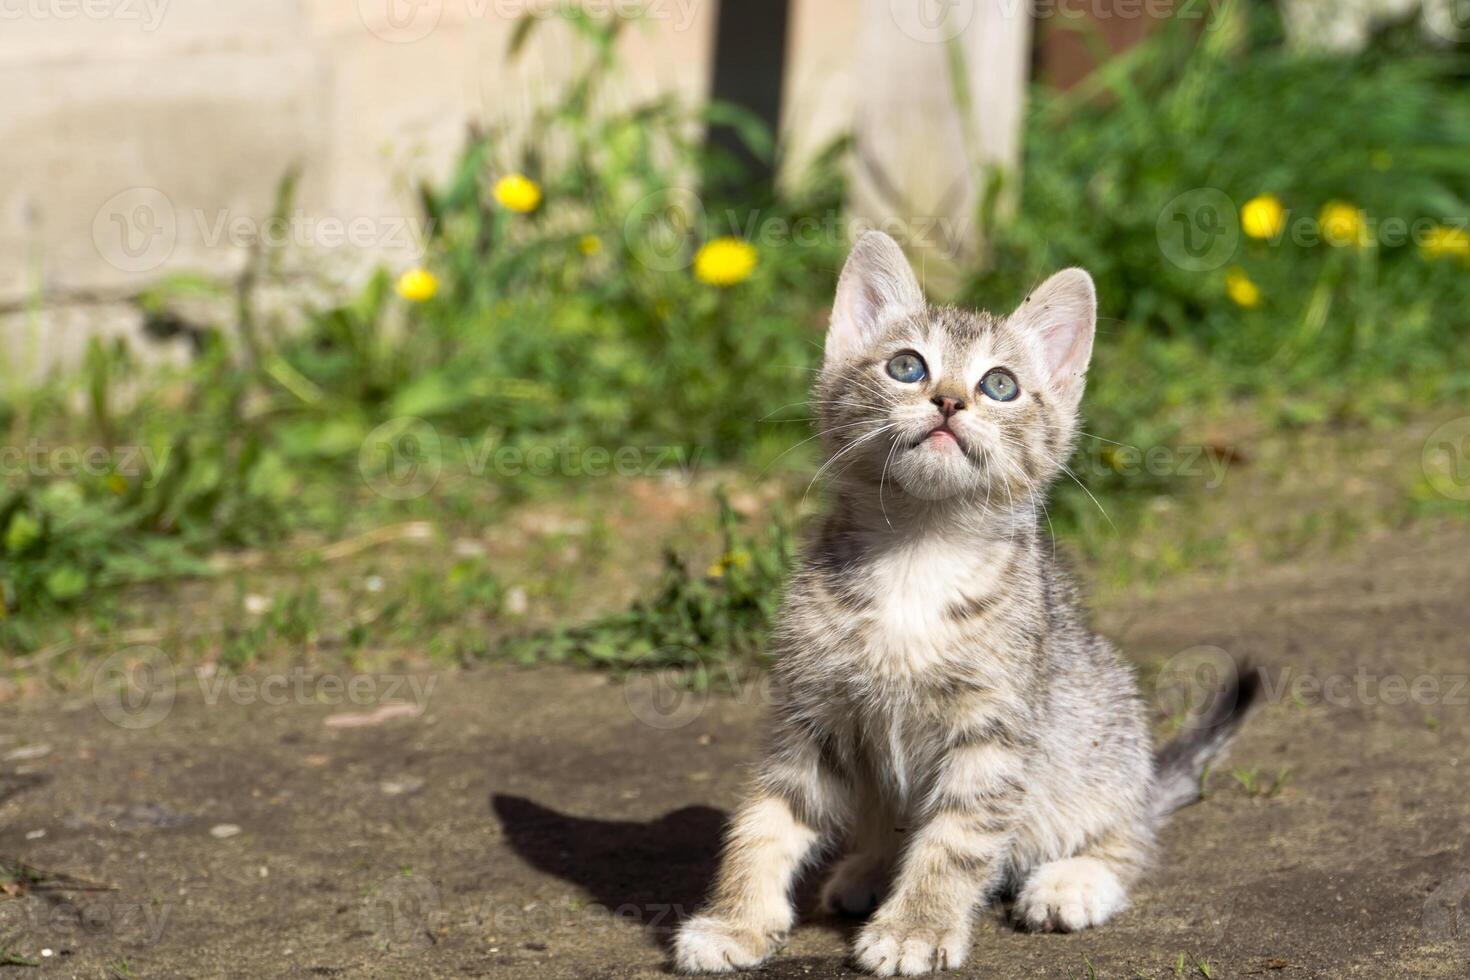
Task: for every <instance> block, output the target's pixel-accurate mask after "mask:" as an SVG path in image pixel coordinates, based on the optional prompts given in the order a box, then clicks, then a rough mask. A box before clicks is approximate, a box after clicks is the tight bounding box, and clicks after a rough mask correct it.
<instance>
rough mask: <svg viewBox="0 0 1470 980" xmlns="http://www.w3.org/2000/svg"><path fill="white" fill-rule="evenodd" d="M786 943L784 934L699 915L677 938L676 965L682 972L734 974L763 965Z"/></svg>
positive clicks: (686, 924) (681, 930)
mask: <svg viewBox="0 0 1470 980" xmlns="http://www.w3.org/2000/svg"><path fill="white" fill-rule="evenodd" d="M784 941H785V935H784V934H783V933H781V932H775V931H773V932H761V931H759V930H757V929H748V928H744V927H742V926H740V925H738V924H737V923H734V922H730V921H728V920H726V919H720V918H716V917H714V916H708V915H698V916H695V917H694V918H692V919H690V920H689V921H688V922H686V923H684V925H683V926H681V927H680V928H679V932H678V935H676V936H675V937H674V966H675V967H676V968H677V969H678V971H679V972H680V973H732V972H734V971H735V970H749V969H752V968H754V967H757V966H760V965H761V964H762V963H764V962H765V961H766V959H767V958H768V957H769V956H770V955H771V954H772V953H774V952H775V951H776V950H777V949H778V948H779V947H780V945H781V943H782V942H784Z"/></svg>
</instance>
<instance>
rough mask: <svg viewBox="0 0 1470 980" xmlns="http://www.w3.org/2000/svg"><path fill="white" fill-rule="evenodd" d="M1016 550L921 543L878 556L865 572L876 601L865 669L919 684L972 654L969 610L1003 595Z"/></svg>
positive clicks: (865, 639)
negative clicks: (932, 672) (943, 666)
mask: <svg viewBox="0 0 1470 980" xmlns="http://www.w3.org/2000/svg"><path fill="white" fill-rule="evenodd" d="M1014 548H1015V545H1013V544H1012V543H1010V542H1008V541H1004V540H1001V541H996V540H993V539H992V540H986V541H983V542H979V541H975V540H969V539H966V540H958V541H956V540H952V539H945V538H938V537H936V538H928V539H926V538H918V539H914V540H911V541H904V542H900V543H898V544H896V545H895V546H892V547H888V548H885V549H883V550H882V551H880V552H878V553H877V554H875V556H874V559H873V561H872V562H871V564H870V565H869V567H868V568H867V569H866V570H865V573H864V578H865V581H864V583H863V585H864V591H865V592H867V594H868V595H869V596H870V597H871V598H872V600H873V602H872V606H871V612H870V613H869V615H868V617H867V621H866V624H865V625H866V629H864V630H863V631H862V636H861V641H862V646H863V649H862V650H861V651H860V653H861V656H862V659H863V660H865V661H866V663H865V664H863V666H864V667H865V668H866V669H867V670H870V671H873V672H875V673H876V674H878V675H880V676H883V677H886V678H887V679H889V680H900V679H902V678H905V677H907V678H911V679H915V680H917V679H920V678H922V677H923V676H924V675H925V674H927V673H929V672H930V671H932V670H934V669H936V668H939V667H940V666H942V665H945V664H952V663H954V662H955V660H956V658H963V657H965V655H966V654H967V653H975V652H978V651H974V650H973V649H972V648H973V646H974V645H975V643H976V641H977V637H976V625H977V624H976V623H975V622H974V619H973V617H971V616H968V615H965V614H964V612H963V611H964V610H966V609H968V608H973V607H974V605H975V604H976V603H984V602H986V601H987V600H991V599H993V598H994V597H996V596H997V595H999V594H1000V593H1001V592H1002V591H1003V590H1004V589H1005V588H1006V587H1007V583H1006V582H1005V581H1004V580H1003V576H1004V572H1005V569H1006V568H1007V567H1008V565H1009V564H1010V559H1011V555H1012V552H1013V550H1014Z"/></svg>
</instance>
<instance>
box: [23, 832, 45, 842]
mask: <svg viewBox="0 0 1470 980" xmlns="http://www.w3.org/2000/svg"><path fill="white" fill-rule="evenodd" d="M45 836H46V831H44V830H27V831H26V840H40V839H41V838H42V837H45Z"/></svg>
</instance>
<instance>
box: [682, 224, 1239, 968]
mask: <svg viewBox="0 0 1470 980" xmlns="http://www.w3.org/2000/svg"><path fill="white" fill-rule="evenodd" d="M1095 325H1096V299H1095V295H1094V290H1093V285H1092V280H1091V278H1090V277H1089V276H1088V275H1087V274H1086V273H1085V272H1083V271H1081V270H1080V269H1069V270H1067V271H1065V272H1062V273H1059V274H1058V275H1056V276H1054V277H1053V278H1051V279H1050V280H1048V281H1047V282H1046V283H1045V284H1044V285H1042V286H1041V288H1039V289H1037V290H1036V292H1034V293H1033V294H1032V295H1031V296H1030V297H1028V298H1027V300H1026V302H1024V303H1023V304H1022V305H1021V307H1020V308H1019V309H1018V310H1016V311H1015V312H1014V313H1012V314H1011V315H1010V316H1009V317H1006V318H1004V319H999V318H995V317H992V316H989V315H986V314H972V313H966V312H962V311H960V310H955V309H934V308H930V307H929V306H927V305H926V303H925V301H924V296H923V293H922V291H921V290H920V288H919V283H918V282H917V281H916V279H915V278H914V275H913V272H912V270H910V268H909V266H908V263H907V261H906V260H905V258H904V256H903V253H902V252H901V251H900V250H899V248H898V245H897V244H896V243H895V242H894V241H893V240H892V239H891V238H889V237H887V236H886V235H883V234H880V233H869V234H867V235H864V236H863V237H862V238H861V239H860V240H859V241H858V243H857V245H856V246H855V247H854V249H853V253H852V256H851V257H850V258H849V260H848V262H847V266H846V268H845V269H844V270H843V272H842V277H841V281H840V282H839V284H838V289H837V298H836V302H835V304H834V307H833V313H832V323H831V328H830V330H829V332H828V334H827V342H826V354H825V361H824V364H823V367H822V371H821V374H820V378H819V380H818V382H817V385H816V391H815V402H816V404H817V405H818V406H819V410H820V414H821V431H822V434H823V436H824V438H825V441H826V445H827V449H828V452H829V458H828V461H827V464H826V467H824V469H826V470H827V472H829V473H830V474H831V475H832V480H833V483H834V488H835V494H834V496H835V500H834V505H833V507H832V509H831V512H830V514H829V516H828V517H827V518H826V521H825V523H824V524H823V525H822V526H821V529H820V531H819V532H818V534H817V535H816V537H815V539H814V540H813V541H812V542H811V543H810V544H809V546H808V547H807V549H806V551H805V554H804V555H803V558H802V562H801V565H800V567H799V569H798V570H797V572H796V574H795V577H794V579H793V581H792V583H791V586H790V590H789V593H788V595H787V598H786V603H785V607H784V609H783V611H782V615H781V619H780V625H779V626H778V628H777V630H776V633H775V636H774V637H773V646H774V649H775V650H776V652H777V657H778V660H777V665H776V667H775V669H774V673H773V678H772V685H771V691H772V693H773V701H774V703H773V707H772V713H771V719H770V731H769V745H768V748H767V751H766V756H765V759H764V761H763V762H762V764H761V765H760V767H759V769H758V771H757V773H756V776H755V780H754V784H755V785H754V787H753V790H752V792H751V794H750V796H749V798H748V799H747V800H746V802H745V803H744V804H743V805H742V806H741V807H740V808H739V810H738V811H737V813H736V814H735V816H734V818H733V821H732V823H731V826H730V829H729V832H728V839H727V841H726V845H725V852H724V856H723V861H722V865H721V868H720V871H719V875H718V878H717V881H716V883H715V885H714V889H713V895H712V897H711V899H710V901H709V904H708V907H707V908H705V909H704V910H703V912H702V913H701V914H700V915H698V916H696V917H694V918H692V919H690V920H689V921H687V922H686V923H685V924H684V925H683V927H682V928H681V929H680V931H679V933H678V934H677V936H676V938H675V943H674V959H675V964H676V966H677V967H678V968H679V969H680V970H682V971H684V972H690V973H701V972H709V973H718V972H725V971H730V970H737V969H745V968H748V967H754V966H756V965H758V964H760V963H761V962H763V961H764V960H765V959H766V958H767V957H769V956H770V955H771V954H772V952H774V951H775V950H776V949H777V948H778V947H779V946H780V945H781V944H782V942H783V940H784V937H785V935H786V933H787V931H788V930H789V929H790V928H791V926H792V924H793V923H794V921H795V913H794V910H793V908H792V901H791V891H792V886H793V882H794V879H795V877H796V875H797V873H798V872H799V870H800V869H801V868H802V867H803V865H804V864H805V863H806V862H808V861H809V860H811V859H812V858H813V857H814V856H816V855H817V854H818V852H819V851H820V849H821V845H822V844H824V843H825V842H828V841H833V842H837V841H840V842H843V843H844V844H845V854H844V856H843V857H842V859H841V860H840V861H839V862H838V863H837V864H836V866H835V870H834V871H833V873H832V876H831V878H830V880H829V881H828V882H827V883H826V886H825V888H824V889H823V893H822V895H823V903H824V905H825V906H826V907H827V908H828V909H829V910H831V911H835V912H842V913H848V914H854V915H861V914H865V913H868V912H870V911H873V910H874V909H875V908H876V912H874V914H873V915H872V917H871V918H870V919H869V921H868V922H867V924H866V926H865V927H864V928H863V929H862V931H861V932H860V934H859V936H858V938H857V941H856V944H855V946H854V949H853V958H854V960H855V961H856V963H857V964H858V965H859V966H860V967H862V968H863V969H866V970H868V971H871V972H872V973H875V974H878V975H881V976H891V975H893V974H903V975H911V974H918V973H927V972H930V971H933V970H945V969H953V968H955V967H958V966H959V965H960V964H962V963H963V962H964V960H965V957H966V955H967V953H968V951H969V948H970V930H971V920H972V912H973V910H974V908H975V906H976V905H977V904H978V903H980V902H981V901H982V900H984V899H986V898H987V897H989V896H991V895H993V894H995V893H996V892H997V891H999V890H1000V889H1002V888H1009V889H1010V890H1011V891H1012V892H1013V893H1014V895H1015V914H1016V916H1017V918H1018V920H1019V921H1020V922H1021V923H1023V924H1024V925H1026V926H1028V927H1030V928H1034V929H1038V930H1074V929H1083V928H1086V927H1088V926H1095V925H1099V924H1101V923H1102V922H1105V921H1106V920H1107V919H1108V918H1109V916H1111V915H1113V914H1114V913H1115V912H1117V911H1118V910H1119V909H1121V908H1122V907H1123V906H1124V903H1125V901H1126V893H1127V888H1128V885H1129V884H1130V883H1131V882H1132V881H1133V880H1134V879H1135V878H1136V877H1137V876H1138V874H1139V873H1140V871H1141V870H1142V869H1143V868H1144V866H1145V864H1146V863H1147V861H1148V858H1149V854H1150V851H1151V849H1152V846H1153V842H1154V836H1155V832H1156V830H1157V828H1158V826H1159V824H1160V823H1161V822H1162V820H1163V819H1164V818H1165V817H1166V816H1167V815H1168V814H1169V813H1171V812H1173V810H1175V809H1177V808H1178V807H1180V806H1183V805H1185V804H1187V803H1189V802H1192V801H1193V800H1194V799H1195V798H1196V795H1197V787H1198V785H1199V783H1198V780H1199V776H1200V772H1201V770H1202V768H1203V766H1204V765H1205V763H1206V762H1207V761H1208V760H1209V758H1210V757H1211V756H1212V755H1213V754H1214V753H1215V752H1217V751H1218V750H1219V749H1220V748H1222V747H1223V746H1224V743H1225V742H1226V740H1228V738H1229V736H1230V735H1231V734H1232V733H1233V732H1234V730H1235V729H1236V727H1238V724H1239V721H1240V719H1241V717H1242V716H1243V714H1244V711H1245V708H1246V707H1247V706H1248V704H1249V702H1250V700H1251V698H1252V696H1253V695H1254V693H1255V688H1254V683H1255V682H1254V679H1253V675H1252V676H1251V677H1245V678H1240V679H1238V680H1237V681H1236V682H1235V685H1234V687H1233V689H1232V690H1230V691H1228V692H1227V693H1226V694H1225V695H1224V696H1222V697H1221V698H1219V699H1218V700H1217V701H1216V704H1217V705H1218V707H1217V709H1216V710H1215V711H1214V712H1213V714H1212V715H1210V716H1209V717H1206V718H1203V719H1200V720H1199V721H1198V722H1197V723H1196V724H1195V725H1194V726H1192V728H1191V729H1190V731H1189V733H1188V734H1186V735H1185V736H1183V737H1182V738H1181V739H1180V740H1179V741H1178V742H1176V743H1174V744H1173V745H1170V746H1168V747H1166V748H1165V749H1163V750H1161V751H1160V752H1159V753H1157V754H1156V753H1155V752H1154V750H1153V748H1152V746H1151V744H1150V738H1149V732H1148V726H1147V724H1146V722H1145V717H1144V710H1143V707H1142V705H1141V703H1140V701H1139V698H1138V693H1137V689H1136V686H1135V683H1134V679H1133V674H1132V672H1131V670H1130V669H1129V667H1128V666H1127V665H1126V664H1125V663H1124V662H1123V660H1122V659H1121V658H1120V657H1119V655H1118V653H1117V652H1116V651H1115V650H1114V649H1113V648H1112V647H1111V646H1110V645H1109V644H1108V643H1107V641H1105V640H1103V639H1102V638H1101V637H1099V636H1097V635H1096V634H1094V633H1092V632H1090V631H1089V630H1088V628H1087V626H1086V625H1085V624H1084V622H1083V620H1082V617H1081V614H1080V613H1079V611H1078V608H1077V599H1076V595H1075V592H1074V589H1073V586H1072V584H1071V581H1070V579H1069V577H1068V576H1067V574H1066V573H1065V571H1064V570H1063V569H1062V568H1060V567H1058V565H1057V563H1056V560H1055V556H1054V554H1053V548H1052V544H1051V542H1050V538H1049V536H1048V535H1047V534H1045V533H1043V532H1042V531H1040V530H1039V527H1038V519H1037V514H1038V510H1039V508H1040V507H1041V506H1042V503H1043V497H1044V494H1045V491H1046V490H1047V488H1048V487H1049V485H1050V484H1051V483H1052V481H1054V480H1055V479H1056V478H1057V476H1058V474H1059V473H1061V472H1062V471H1063V469H1064V465H1065V462H1066V460H1067V457H1068V456H1069V454H1070V452H1071V448H1072V443H1073V439H1074V437H1075V435H1076V430H1077V411H1078V405H1079V403H1080V402H1081V400H1082V391H1083V387H1084V381H1085V376H1086V370H1087V365H1088V361H1089V358H1090V356H1091V353H1092V339H1093V333H1094V329H1095Z"/></svg>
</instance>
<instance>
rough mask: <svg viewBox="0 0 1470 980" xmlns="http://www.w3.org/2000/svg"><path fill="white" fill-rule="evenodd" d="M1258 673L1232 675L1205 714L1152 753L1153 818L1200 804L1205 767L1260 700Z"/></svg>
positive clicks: (1247, 670)
mask: <svg viewBox="0 0 1470 980" xmlns="http://www.w3.org/2000/svg"><path fill="white" fill-rule="evenodd" d="M1260 695H1261V673H1260V670H1259V669H1258V668H1255V667H1251V666H1249V665H1247V666H1245V667H1243V668H1242V669H1240V670H1237V671H1236V672H1235V675H1234V676H1233V677H1232V678H1230V680H1229V681H1228V682H1227V683H1226V685H1225V687H1224V688H1223V689H1222V690H1221V691H1220V692H1219V696H1218V697H1216V698H1215V700H1214V703H1213V704H1211V705H1210V707H1209V710H1207V711H1205V713H1204V714H1202V715H1199V716H1197V717H1195V718H1192V719H1190V721H1189V722H1188V723H1187V725H1188V728H1187V730H1186V731H1184V732H1183V733H1182V734H1181V735H1179V736H1178V737H1177V738H1175V739H1174V740H1173V741H1172V742H1170V743H1169V744H1167V745H1162V746H1160V747H1159V749H1158V750H1157V751H1156V752H1155V753H1154V799H1153V809H1154V814H1155V816H1156V817H1158V818H1160V819H1162V818H1163V817H1167V816H1168V815H1169V814H1171V813H1173V812H1174V811H1175V810H1180V809H1183V808H1184V807H1187V806H1189V805H1190V804H1191V803H1197V802H1199V798H1200V789H1201V787H1200V782H1201V780H1202V779H1203V777H1204V774H1205V767H1206V766H1208V765H1209V764H1210V761H1211V760H1212V759H1214V758H1215V756H1217V755H1219V754H1220V753H1221V752H1222V751H1224V749H1225V747H1226V746H1227V745H1229V744H1230V740H1231V739H1233V738H1234V737H1235V733H1236V732H1238V731H1240V726H1241V724H1242V723H1244V721H1245V717H1246V715H1247V714H1249V713H1250V710H1251V708H1252V707H1253V706H1254V705H1255V703H1256V702H1257V701H1258V700H1259V699H1260Z"/></svg>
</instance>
